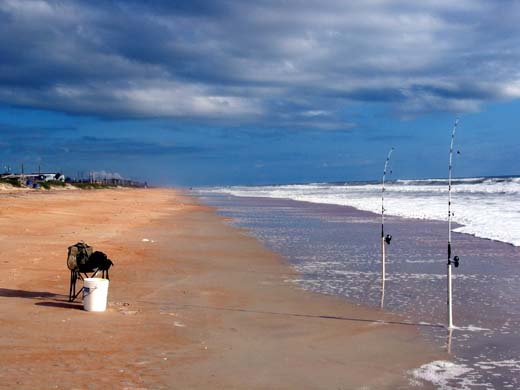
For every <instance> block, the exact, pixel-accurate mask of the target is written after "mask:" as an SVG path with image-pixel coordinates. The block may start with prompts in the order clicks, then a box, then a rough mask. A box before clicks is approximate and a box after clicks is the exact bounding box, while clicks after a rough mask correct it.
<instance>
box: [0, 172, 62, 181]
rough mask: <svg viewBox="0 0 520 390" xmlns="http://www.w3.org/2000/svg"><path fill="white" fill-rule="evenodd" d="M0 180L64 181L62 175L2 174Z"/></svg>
mask: <svg viewBox="0 0 520 390" xmlns="http://www.w3.org/2000/svg"><path fill="white" fill-rule="evenodd" d="M0 179H32V180H35V181H65V175H63V174H62V173H24V174H21V173H3V174H0Z"/></svg>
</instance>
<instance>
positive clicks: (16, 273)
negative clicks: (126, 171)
mask: <svg viewBox="0 0 520 390" xmlns="http://www.w3.org/2000/svg"><path fill="white" fill-rule="evenodd" d="M143 193H146V196H143ZM42 195H43V196H38V197H17V196H10V195H4V194H2V195H1V196H0V199H2V200H6V199H8V200H9V204H8V206H7V207H6V208H3V209H1V211H0V237H2V241H6V242H5V244H4V246H3V249H2V251H1V252H0V261H1V262H2V263H3V264H4V265H5V267H6V270H5V272H4V273H3V275H1V276H0V283H1V284H0V306H1V307H2V310H3V313H4V316H3V318H2V319H0V325H1V326H2V329H3V333H2V336H0V345H1V346H2V350H5V351H6V353H4V354H3V356H2V357H0V366H1V367H3V369H2V371H1V376H0V378H2V386H3V385H6V386H8V387H13V386H17V387H18V388H34V387H38V386H40V387H41V386H43V387H46V388H51V387H54V388H71V387H74V386H75V387H78V386H79V387H80V388H81V387H82V386H84V387H86V386H87V383H90V382H89V379H87V378H90V377H92V373H93V372H94V373H95V377H97V378H100V379H99V381H100V382H99V383H93V384H91V385H92V386H93V388H103V387H106V386H112V387H120V388H129V389H130V388H169V387H171V386H175V387H179V388H208V387H211V388H258V389H260V388H342V387H343V388H355V387H362V386H369V387H370V388H381V389H383V388H388V389H391V388H408V387H409V383H408V380H409V378H408V376H407V372H408V371H409V370H412V369H415V368H418V367H419V366H421V365H422V364H424V363H428V362H430V361H432V360H437V359H439V358H442V357H443V356H444V354H443V353H441V352H440V351H436V350H435V349H434V348H432V347H431V346H429V345H428V344H427V343H426V342H424V341H423V340H422V336H421V335H420V334H419V332H418V330H417V329H415V327H412V326H404V325H398V324H391V323H392V322H396V323H397V322H400V321H399V317H398V316H395V315H390V314H384V320H386V323H382V322H381V312H379V311H377V310H373V309H368V308H361V307H358V306H355V305H351V304H348V303H347V302H345V301H344V300H343V299H340V298H337V297H330V296H326V295H321V294H316V293H312V292H308V291H303V290H301V289H299V288H296V287H295V286H292V285H290V284H287V283H286V279H287V276H288V275H289V276H291V275H294V271H293V270H291V269H290V268H289V265H287V264H285V263H284V261H283V260H282V259H281V257H280V256H279V255H277V254H275V253H273V252H271V251H269V250H268V249H266V248H265V247H264V246H263V245H262V244H260V243H259V242H258V241H257V240H256V239H255V238H253V237H250V236H248V235H246V234H245V232H244V231H243V230H241V229H237V228H235V227H232V226H229V225H228V224H227V223H225V218H224V217H221V216H219V215H217V214H216V212H215V210H214V209H212V208H209V207H206V206H202V205H200V204H198V200H197V198H195V197H192V196H191V195H189V194H186V195H183V194H182V192H180V191H175V190H164V189H146V190H143V189H136V190H134V189H132V190H126V189H125V190H106V191H88V192H87V191H73V192H72V191H71V192H68V191H67V192H55V193H53V194H52V196H47V194H46V193H42ZM36 198H38V199H37V200H36ZM34 207H37V210H38V211H37V212H36V213H32V214H31V213H30V210H32V209H33V208H34ZM14 221H16V223H14ZM79 238H83V239H84V240H85V241H86V242H87V243H89V244H90V245H93V246H94V247H95V249H96V250H102V251H104V252H105V253H107V254H108V255H109V257H110V258H112V259H113V261H114V263H115V266H114V268H113V269H112V270H111V271H110V275H111V285H110V289H109V297H108V301H109V308H108V310H107V312H105V313H102V314H101V313H87V312H84V311H82V310H78V309H81V303H80V302H77V303H72V304H69V303H68V302H66V292H67V291H68V269H67V268H66V265H65V258H66V247H67V246H68V245H71V244H73V243H74V242H76V241H77V240H79ZM145 240H148V241H145ZM42 243H44V244H43V245H42ZM36 247H38V252H37V254H35V253H34V252H27V251H29V250H30V249H31V248H36ZM28 253H30V254H29V255H28ZM24 255H25V256H24ZM40 264H41V265H42V266H39V265H40ZM28 319H30V320H29V321H27V320H28ZM72 373H74V375H72Z"/></svg>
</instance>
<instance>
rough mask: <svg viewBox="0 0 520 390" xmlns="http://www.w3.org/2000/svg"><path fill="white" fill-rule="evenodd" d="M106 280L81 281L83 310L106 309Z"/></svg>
mask: <svg viewBox="0 0 520 390" xmlns="http://www.w3.org/2000/svg"><path fill="white" fill-rule="evenodd" d="M107 296H108V279H101V278H85V279H84V280H83V309H85V310H87V311H105V310H106V308H107Z"/></svg>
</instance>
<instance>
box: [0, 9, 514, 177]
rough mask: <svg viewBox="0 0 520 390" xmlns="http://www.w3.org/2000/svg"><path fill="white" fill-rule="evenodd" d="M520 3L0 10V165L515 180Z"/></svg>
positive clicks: (127, 173) (134, 172) (136, 173)
mask: <svg viewBox="0 0 520 390" xmlns="http://www.w3.org/2000/svg"><path fill="white" fill-rule="evenodd" d="M518 20H520V2H519V1H513V0H509V1H508V0H503V1H479V0H471V1H469V0H458V1H452V0H449V1H448V0H437V1H433V0H423V1H416V2H414V1H399V0H396V1H389V0H364V1H346V0H342V1H338V0H330V1H323V0H315V1H314V0H312V1H305V0H285V1H282V0H279V1H271V0H256V1H254V2H253V1H251V2H248V1H240V0H237V1H228V0H223V1H214V0H213V1H202V0H191V1H174V0H172V1H166V0H165V1H147V2H143V1H116V0H113V1H100V0H91V1H74V0H63V1H61V0H56V1H50V0H49V1H44V0H24V1H18V0H0V170H1V169H3V170H5V169H6V168H5V167H10V169H11V170H13V171H19V170H20V167H21V164H22V163H23V164H24V168H25V171H26V172H27V171H31V170H32V171H36V170H37V169H38V167H40V169H41V170H42V171H61V172H64V173H65V174H66V175H67V176H70V177H81V176H83V177H85V176H87V175H88V172H91V171H95V172H103V173H105V174H107V175H109V176H110V175H116V176H118V175H120V176H123V177H125V178H130V179H135V180H141V181H147V182H148V183H150V184H154V185H163V186H212V185H233V184H277V183H303V182H326V181H354V180H379V179H380V178H381V176H382V171H383V167H384V162H385V159H386V155H387V153H388V151H389V149H390V148H391V147H394V148H395V152H394V153H393V155H392V161H391V165H392V175H393V176H392V177H393V178H396V179H397V178H427V177H446V176H447V168H448V157H449V156H448V152H449V142H450V137H451V129H452V127H453V123H454V121H455V119H456V118H459V119H460V122H459V127H458V129H457V134H456V142H455V144H456V148H457V150H460V154H457V155H456V160H455V162H454V175H455V176H460V177H462V176H465V177H468V176H473V177H475V176H493V175H520V163H519V162H518V158H517V157H518V154H519V152H520V132H519V131H518V117H519V113H520V67H519V65H518V64H520V23H518Z"/></svg>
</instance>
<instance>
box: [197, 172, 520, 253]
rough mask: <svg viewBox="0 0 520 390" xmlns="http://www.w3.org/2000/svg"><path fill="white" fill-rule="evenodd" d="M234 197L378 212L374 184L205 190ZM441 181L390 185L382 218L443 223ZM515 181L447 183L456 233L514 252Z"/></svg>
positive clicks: (518, 205) (517, 235) (519, 236)
mask: <svg viewBox="0 0 520 390" xmlns="http://www.w3.org/2000/svg"><path fill="white" fill-rule="evenodd" d="M204 191H205V192H214V193H223V194H230V195H234V196H246V197H265V198H278V199H292V200H296V201H305V202H312V203H321V204H335V205H341V206H352V207H355V208H358V209H360V210H365V211H371V212H374V213H380V212H381V184H380V183H354V184H352V183H312V184H292V185H277V186H254V187H247V186H234V187H215V188H211V189H205V190H204ZM447 193H448V187H447V181H446V180H445V179H418V180H396V181H394V182H389V183H388V185H387V187H386V191H385V213H386V214H387V215H394V216H399V217H405V218H417V219H433V220H441V221H442V220H446V219H447ZM519 195H520V178H519V177H494V178H489V177H488V178H483V177H482V178H480V177H479V178H466V179H456V180H454V181H453V183H452V202H453V203H452V211H453V221H454V222H456V223H458V224H460V225H463V226H462V227H459V228H457V229H456V231H459V232H462V233H467V234H472V235H475V236H477V237H482V238H488V239H493V240H498V241H503V242H507V243H510V244H513V245H515V246H520V202H518V196H519Z"/></svg>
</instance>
